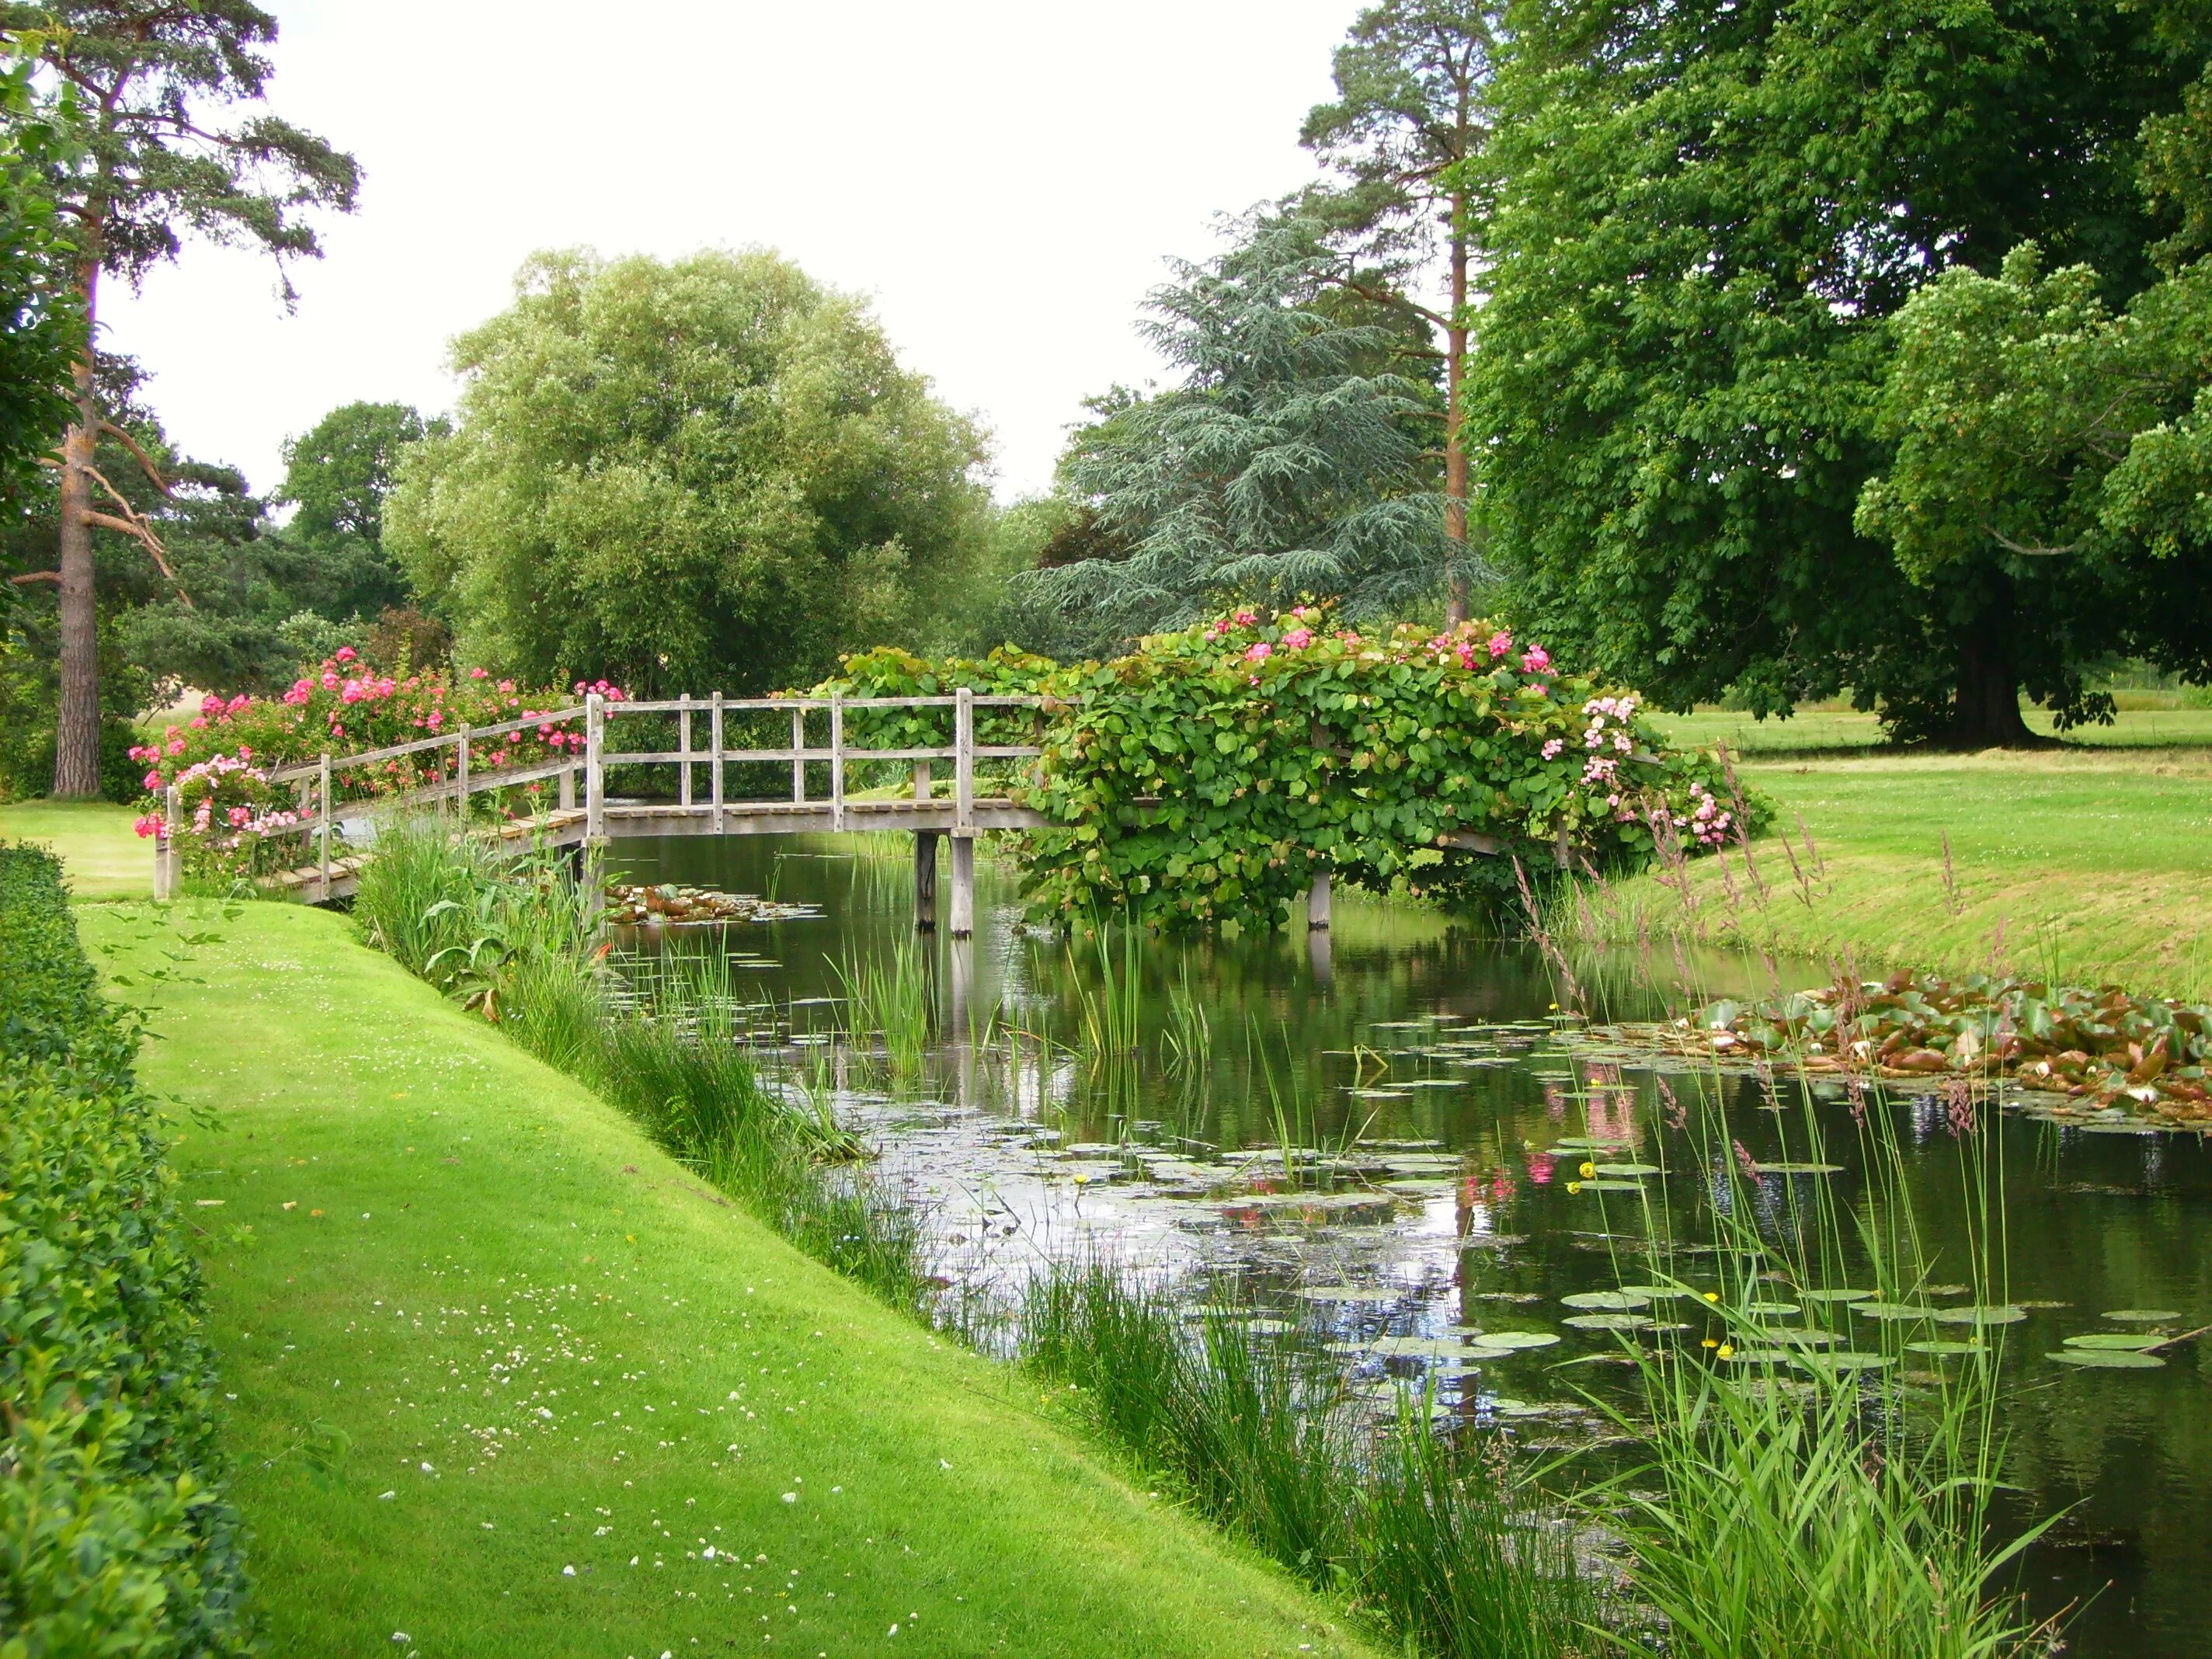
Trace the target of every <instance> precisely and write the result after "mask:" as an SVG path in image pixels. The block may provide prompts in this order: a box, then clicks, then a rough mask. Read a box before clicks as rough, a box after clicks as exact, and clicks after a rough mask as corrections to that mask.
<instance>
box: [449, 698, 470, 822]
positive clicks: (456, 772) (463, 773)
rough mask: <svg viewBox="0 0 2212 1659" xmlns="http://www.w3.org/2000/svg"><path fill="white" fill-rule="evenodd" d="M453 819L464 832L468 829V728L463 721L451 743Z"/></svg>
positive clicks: (466, 723)
mask: <svg viewBox="0 0 2212 1659" xmlns="http://www.w3.org/2000/svg"><path fill="white" fill-rule="evenodd" d="M453 783H454V789H453V817H455V819H457V820H458V821H459V824H460V827H461V828H462V829H467V828H468V827H469V727H468V722H467V721H465V720H464V721H463V722H462V723H461V730H460V735H459V737H458V738H455V739H454V742H453Z"/></svg>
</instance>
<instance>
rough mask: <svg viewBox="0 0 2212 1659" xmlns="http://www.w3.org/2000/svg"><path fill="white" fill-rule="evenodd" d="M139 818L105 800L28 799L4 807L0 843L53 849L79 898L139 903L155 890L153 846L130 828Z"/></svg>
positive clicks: (0, 808) (1, 812) (1, 817)
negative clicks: (125, 900)
mask: <svg viewBox="0 0 2212 1659" xmlns="http://www.w3.org/2000/svg"><path fill="white" fill-rule="evenodd" d="M137 816H138V815H137V812H135V811H132V810H131V808H130V807H128V806H112V805H109V804H108V803H107V802H106V801H96V800H92V801H88V800H23V801H10V802H8V803H5V804H0V841H27V842H40V843H42V844H44V845H46V846H49V847H52V848H53V849H54V852H55V854H56V855H57V856H58V857H59V858H60V859H61V860H62V862H63V864H64V865H65V866H67V867H68V869H69V878H70V890H71V891H73V892H74V893H75V894H76V896H78V897H79V898H139V897H147V896H151V895H152V893H153V891H154V844H153V842H148V841H141V840H140V839H139V838H138V836H137V835H136V834H135V833H134V832H133V831H132V829H131V823H132V821H133V820H134V819H136V818H137Z"/></svg>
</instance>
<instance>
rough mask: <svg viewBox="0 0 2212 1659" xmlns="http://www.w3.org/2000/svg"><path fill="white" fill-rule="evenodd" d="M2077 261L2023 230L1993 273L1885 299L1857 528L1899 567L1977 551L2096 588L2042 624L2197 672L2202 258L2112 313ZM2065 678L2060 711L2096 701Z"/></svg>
mask: <svg viewBox="0 0 2212 1659" xmlns="http://www.w3.org/2000/svg"><path fill="white" fill-rule="evenodd" d="M2105 287H2106V284H2105V283H2103V282H2102V281H2101V280H2100V277H2099V276H2098V275H2097V273H2096V272H2095V271H2094V270H2092V269H2091V268H2090V267H2089V266H2087V265H2071V266H2069V267H2067V268H2066V269H2065V270H2058V271H2054V272H2051V274H2049V275H2047V276H2046V275H2045V274H2044V273H2043V271H2042V270H2041V268H2040V250H2039V249H2038V248H2037V246H2035V244H2034V243H2033V242H2023V243H2021V245H2020V246H2018V247H2016V248H2015V249H2014V250H2013V251H2012V252H2010V253H2009V254H2008V255H2007V256H2006V257H2005V260H2004V264H2003V266H2002V269H2001V270H2000V271H1999V272H1998V274H1997V275H1996V276H1982V275H1981V274H1979V273H1978V272H1976V271H1973V270H1968V269H1966V268H1965V267H1954V269H1952V270H1948V271H1946V272H1945V273H1944V274H1943V275H1942V276H1940V277H1939V278H1937V279H1936V281H1935V282H1933V283H1929V285H1928V286H1927V287H1925V288H1923V289H1921V290H1920V291H1919V292H1918V293H1917V294H1916V295H1913V297H1912V299H1911V301H1909V302H1907V304H1906V305H1905V308H1904V309H1903V310H1902V311H1901V312H1899V314H1898V317H1897V320H1896V336H1897V342H1898V345H1897V356H1896V362H1895V365H1894V367H1893V370H1892V372H1891V375H1890V379H1889V382H1888V385H1887V387H1886V389H1885V391H1884V393H1883V400H1882V406H1881V418H1880V422H1879V424H1878V428H1877V430H1878V431H1879V432H1880V434H1881V436H1882V437H1883V438H1884V439H1885V440H1887V441H1888V442H1890V443H1891V444H1892V445H1893V447H1894V458H1893V460H1892V461H1891V463H1890V465H1889V468H1888V470H1887V471H1886V472H1884V473H1882V474H1881V475H1880V476H1877V477H1874V478H1870V479H1869V480H1868V482H1867V483H1866V486H1865V488H1864V489H1863V490H1862V491H1861V492H1860V495H1859V504H1858V526H1859V528H1860V529H1861V530H1862V531H1863V532H1865V533H1866V534H1868V535H1869V536H1873V537H1876V538H1881V539H1882V540H1885V541H1887V542H1889V543H1890V544H1892V546H1893V548H1894V549H1895V550H1896V557H1897V562H1898V564H1899V567H1900V568H1902V569H1903V570H1904V571H1905V574H1907V575H1908V576H1909V577H1911V579H1912V580H1914V581H1916V582H1917V583H1920V584H1922V585H1923V586H1926V585H1929V584H1931V583H1934V582H1936V581H1937V580H1941V579H1942V578H1943V577H1944V576H1946V575H1948V574H1951V573H1954V572H1955V571H1956V570H1958V569H1960V568H1967V567H1971V565H1972V563H1973V562H1975V561H1978V560H1982V559H1986V558H1988V557H1990V556H1992V554H1995V555H1996V556H2010V557H2011V558H2012V559H2014V560H2015V561H2016V562H2021V564H2022V568H2027V563H2026V562H2029V561H2037V562H2040V568H2044V569H2053V568H2056V569H2057V570H2063V572H2064V573H2065V574H2063V576H2057V577H2055V578H2054V580H2058V581H2062V582H2063V583H2065V584H2067V585H2069V586H2081V585H2083V584H2092V585H2094V586H2097V587H2100V588H2101V589H2102V592H2103V594H2104V598H2103V599H2102V600H2101V601H2100V603H2098V604H2096V605H2093V606H2091V607H2088V608H2087V610H2086V611H2085V612H2084V613H2083V614H2082V615H2081V616H2078V617H2066V618H2053V619H2052V620H2051V622H2049V623H2046V624H2045V627H2046V629H2049V630H2050V631H2051V632H2052V633H2053V634H2055V635H2063V636H2064V637H2066V638H2067V640H2068V641H2069V648H2070V650H2071V652H2072V654H2073V655H2074V656H2075V657H2076V658H2082V659H2087V658H2091V657H2093V656H2094V655H2095V654H2097V653H2101V652H2112V651H2116V650H2125V651H2129V652H2133V653H2140V654H2142V655H2143V656H2145V657H2147V658H2148V659H2151V660H2153V661H2154V662H2156V663H2157V664H2159V665H2160V666H2162V667H2165V668H2169V669H2179V670H2181V671H2185V672H2187V673H2191V674H2192V675H2195V676H2197V677H2198V678H2205V677H2212V647H2208V644H2207V641H2208V637H2212V611H2207V609H2206V604H2205V597H2204V596H2205V594H2206V592H2207V591H2208V576H2212V569H2208V567H2207V562H2206V561H2207V558H2208V556H2212V513H2209V512H2208V510H2207V507H2206V502H2207V501H2208V500H2212V494H2208V490H2212V259H2203V260H2198V261H2197V262H2196V263H2195V264H2191V265H2188V266H2185V267H2184V268H2183V269H2181V270H2179V272H2177V273H2176V274H2175V275H2174V276H2173V277H2172V279H2171V280H2168V281H2164V282H2159V283H2153V284H2152V285H2151V286H2150V287H2148V288H2146V289H2142V291H2141V292H2140V293H2138V294H2136V295H2135V297H2134V298H2133V299H2132V300H2130V301H2129V303H2128V304H2127V306H2126V307H2125V308H2124V309H2123V310H2121V311H2119V312H2118V313H2114V312H2113V310H2112V308H2111V307H2109V306H2108V305H2107V304H2106V301H2105V297H2104V289H2105ZM2111 703H2112V699H2111V697H2110V696H2109V694H2106V693H2101V692H2097V691H2093V690H2085V689H2082V688H2081V686H2079V685H2078V684H2077V685H2076V687H2075V690H2074V691H2073V693H2072V694H2071V696H2070V697H2069V698H2068V699H2067V700H2065V701H2063V702H2062V703H2061V707H2060V709H2059V715H2060V723H2061V725H2062V726H2063V725H2068V724H2071V723H2072V720H2074V719H2078V718H2081V716H2082V715H2084V714H2087V715H2091V716H2095V717H2101V718H2109V717H2110V714H2111Z"/></svg>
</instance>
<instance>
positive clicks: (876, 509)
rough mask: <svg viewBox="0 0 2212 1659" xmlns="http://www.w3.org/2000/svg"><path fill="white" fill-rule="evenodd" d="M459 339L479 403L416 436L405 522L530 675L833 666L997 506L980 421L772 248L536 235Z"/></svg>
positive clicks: (432, 593)
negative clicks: (661, 256) (555, 249)
mask: <svg viewBox="0 0 2212 1659" xmlns="http://www.w3.org/2000/svg"><path fill="white" fill-rule="evenodd" d="M453 362H454V367H455V368H456V369H457V370H458V371H459V374H461V376H462V377H463V379H464V380H465V382H466V385H465V389H464V390H463V392H462V394H461V398H460V404H459V421H458V422H457V424H456V426H455V428H454V429H453V432H452V433H450V434H449V435H435V434H434V435H431V436H429V437H428V439H427V440H426V441H423V442H422V443H421V444H418V445H416V446H413V447H410V448H409V449H407V450H405V451H404V452H403V453H402V456H401V460H400V466H399V477H398V484H397V486H396V487H395V489H393V491H392V495H391V497H390V499H389V500H388V501H386V504H385V508H384V538H385V544H386V546H387V547H388V548H390V549H391V550H392V551H393V552H394V553H395V554H396V555H397V556H398V558H399V560H400V562H401V564H402V565H403V567H404V569H405V571H406V573H407V574H408V576H409V578H410V580H411V581H412V583H413V585H414V587H415V590H416V592H417V593H418V594H420V595H421V596H422V599H423V601H424V603H426V604H427V605H430V606H431V607H433V608H434V609H435V610H437V611H439V612H440V613H441V614H442V615H444V616H447V617H451V618H453V620H454V622H455V623H457V625H458V629H459V634H460V636H461V638H462V640H463V641H464V644H465V646H466V647H467V648H469V649H470V650H471V651H473V652H474V653H477V654H478V655H479V656H480V657H483V658H495V659H498V660H499V661H501V663H503V664H505V665H507V666H509V667H510V668H512V669H513V671H514V673H515V675H516V677H517V678H529V679H532V680H537V681H544V680H562V681H566V680H572V679H574V678H578V677H580V676H587V677H590V678H598V677H599V676H601V675H608V676H611V677H613V678H617V679H619V680H620V681H621V682H622V683H623V684H624V685H626V686H628V687H629V688H630V689H632V690H636V691H641V692H644V693H647V694H648V695H650V694H655V693H658V692H659V691H662V690H665V691H668V692H671V694H672V693H675V692H682V691H707V690H721V691H731V692H764V691H772V690H777V689H778V688H780V687H782V686H787V685H791V684H800V683H804V682H805V681H807V680H810V679H815V678H820V677H821V676H822V675H823V674H825V673H828V672H829V671H831V670H832V669H834V668H835V666H836V658H837V653H839V652H840V651H841V650H846V649H850V648H852V647H854V646H856V645H861V644H871V643H874V642H875V641H876V639H878V638H879V637H881V636H882V635H883V634H884V632H885V631H887V630H890V629H897V628H899V627H900V626H901V625H902V623H903V622H904V621H905V620H907V619H908V617H910V615H911V612H912V596H913V594H914V592H915V589H916V588H917V587H918V586H927V585H928V583H929V580H930V579H931V578H933V577H934V576H936V575H938V574H940V573H942V572H943V571H944V570H945V568H946V567H947V566H948V565H949V564H951V563H953V562H957V561H958V560H960V559H961V558H963V556H966V555H967V553H968V552H969V550H970V547H971V544H972V542H973V541H974V539H975V538H978V537H980V536H981V534H982V533H983V532H984V527H985V526H984V512H985V507H986V501H987V498H986V496H985V495H984V493H983V490H982V488H981V485H980V484H979V483H977V482H976V478H975V472H976V470H977V469H978V468H979V467H980V465H981V461H982V459H983V453H984V452H983V446H982V439H981V435H980V434H979V433H978V432H977V431H976V430H975V428H974V427H973V426H972V425H971V424H970V423H969V422H968V421H967V420H965V419H964V418H963V417H962V416H959V415H957V413H955V412H954V411H953V410H950V409H948V408H946V407H945V405H944V404H942V403H940V402H939V400H938V399H937V398H935V397H933V395H932V394H931V392H930V389H929V384H928V382H927V380H925V379H923V377H922V376H921V375H919V374H915V373H914V372H912V371H911V370H909V369H907V368H903V367H902V366H901V365H900V363H899V362H898V361H897V358H896V355H895V354H894V353H893V351H892V349H891V347H890V342H889V341H888V340H886V339H885V338H884V334H883V331H882V330H881V328H880V327H878V325H877V323H876V321H875V319H873V318H872V317H871V316H870V315H869V314H868V312H867V308H866V306H865V305H864V304H863V303H862V302H861V301H859V300H857V299H855V298H854V297H852V296H851V295H843V294H839V293H836V292H835V291H834V290H832V289H828V288H825V287H823V285H822V284H820V283H816V282H814V281H813V280H812V279H811V278H810V277H808V276H806V274H805V272H804V271H802V270H799V268H798V267H797V266H795V265H793V264H790V263H789V262H787V261H786V260H783V259H781V258H777V257H776V256H775V254H773V253H769V252H761V251H758V250H755V251H751V252H738V253H731V252H703V253H697V254H694V255H692V256H690V258H684V259H678V260H674V261H669V262H663V261H660V260H657V259H651V258H628V259H621V260H617V261H613V262H606V261H602V260H600V259H599V258H595V257H593V256H592V255H589V254H585V253H576V252H568V253H542V254H539V255H537V256H536V257H534V258H532V259H531V260H530V262H529V263H528V264H526V265H525V266H524V268H523V270H522V273H521V275H520V277H519V278H518V279H517V282H516V295H515V301H514V303H513V306H511V307H509V308H508V309H507V310H506V311H505V312H503V313H501V314H500V315H498V316H496V317H494V318H493V319H490V320H489V322H486V323H484V324H483V325H481V326H479V327H477V328H475V329H472V330H471V331H469V332H467V333H465V334H464V335H462V336H461V337H460V338H459V340H457V341H456V342H455V343H454V352H453Z"/></svg>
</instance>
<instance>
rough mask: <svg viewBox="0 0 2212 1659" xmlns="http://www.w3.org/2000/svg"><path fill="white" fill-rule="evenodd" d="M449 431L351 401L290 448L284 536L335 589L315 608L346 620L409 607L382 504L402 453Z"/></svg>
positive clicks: (391, 407) (401, 408) (439, 423)
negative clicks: (391, 550) (290, 511)
mask: <svg viewBox="0 0 2212 1659" xmlns="http://www.w3.org/2000/svg"><path fill="white" fill-rule="evenodd" d="M451 429H452V428H450V426H449V425H448V424H447V422H446V421H445V420H443V419H442V418H441V419H437V420H432V421H427V422H426V421H425V420H423V418H422V415H421V414H420V413H419V412H418V411H417V410H414V409H412V408H410V407H409V406H408V405H407V404H370V403H351V404H341V405H340V406H339V407H338V408H337V409H334V410H331V412H330V413H329V414H327V415H325V416H323V418H322V419H321V420H319V421H318V422H316V423H315V424H314V425H313V427H311V428H308V429H307V431H306V432H304V433H301V435H299V436H298V437H296V438H293V439H291V440H289V441H287V442H286V444H285V445H284V483H283V488H281V489H279V490H278V491H277V492H276V501H279V502H289V503H290V504H291V506H292V507H293V508H294V509H295V510H294V512H293V514H292V519H291V522H290V523H289V524H288V525H286V526H284V528H283V531H282V532H279V538H280V539H282V540H283V541H286V542H288V543H290V544H295V545H296V546H297V547H299V548H300V549H301V550H302V551H303V552H304V553H306V554H307V555H308V556H310V557H311V558H312V560H313V562H314V563H315V564H316V566H317V567H318V570H319V575H320V577H321V579H322V585H323V586H326V587H327V588H329V589H330V590H331V591H330V592H329V594H328V596H327V598H323V597H322V596H318V598H319V600H320V602H319V603H318V604H316V605H314V607H313V608H314V609H315V610H317V611H320V612H323V613H325V614H327V615H328V616H329V617H331V619H332V620H333V621H343V620H344V619H346V618H348V617H375V616H378V615H380V613H382V612H383V611H386V610H390V609H394V608H404V606H405V605H407V604H408V603H409V601H410V599H411V598H412V595H411V593H410V590H409V588H408V586H407V580H406V577H405V576H404V574H402V573H401V571H400V569H399V567H398V562H397V561H395V560H394V559H393V558H392V556H391V555H390V554H388V553H387V552H386V550H385V546H384V503H385V499H386V497H387V496H388V495H391V493H392V484H393V482H394V480H395V479H396V477H397V476H398V462H399V454H400V452H401V451H402V450H404V448H406V447H407V446H408V445H410V444H416V443H420V442H422V441H423V440H424V439H425V438H428V437H433V436H443V435H445V434H446V433H447V432H448V431H450V430H451Z"/></svg>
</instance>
